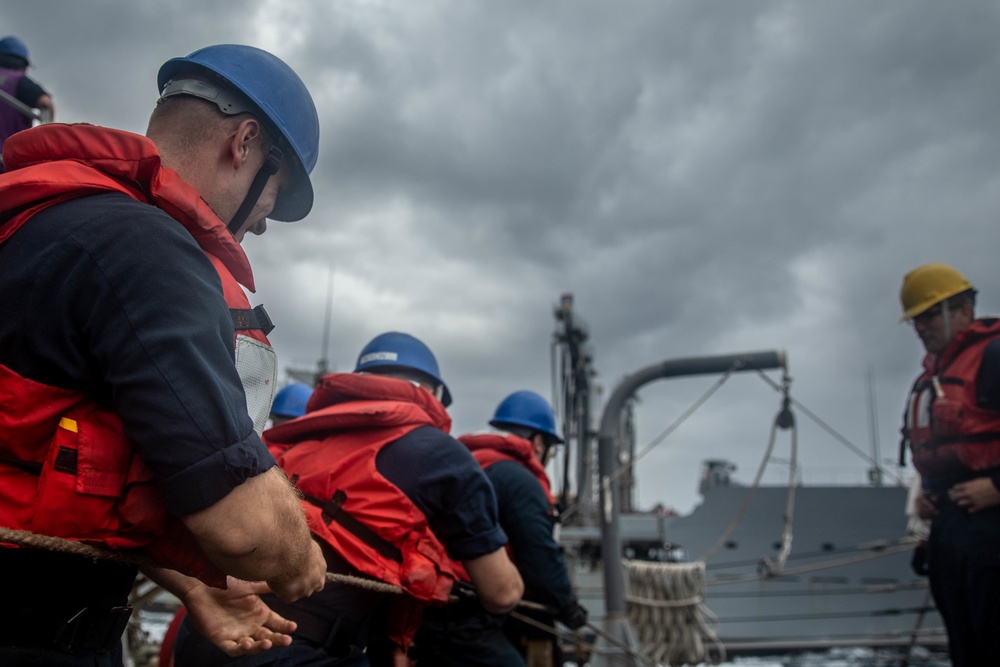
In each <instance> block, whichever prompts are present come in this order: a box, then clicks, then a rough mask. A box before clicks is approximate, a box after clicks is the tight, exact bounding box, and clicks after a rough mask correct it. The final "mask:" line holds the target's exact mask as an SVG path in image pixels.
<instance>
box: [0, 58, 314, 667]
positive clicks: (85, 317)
mask: <svg viewBox="0 0 1000 667" xmlns="http://www.w3.org/2000/svg"><path fill="white" fill-rule="evenodd" d="M157 84H158V90H159V92H160V100H159V102H158V104H157V106H156V108H155V109H154V111H153V113H152V115H151V117H150V119H149V125H148V128H147V131H146V136H142V135H138V134H133V133H130V132H124V131H120V130H114V129H110V128H103V127H96V126H93V125H83V124H80V125H57V124H46V125H41V126H38V127H35V128H31V129H28V130H24V131H22V132H18V133H17V134H15V135H13V136H12V137H11V138H9V139H7V141H6V142H5V144H4V158H5V167H6V169H7V172H6V173H4V174H0V308H2V309H3V312H5V313H8V314H10V316H9V317H4V318H0V394H2V395H3V396H6V397H8V399H9V400H6V399H5V401H4V407H3V410H2V412H3V414H4V416H5V417H7V418H8V422H7V423H8V427H7V428H6V429H5V432H4V435H5V437H4V438H0V476H2V477H3V480H4V481H3V483H2V484H0V516H2V517H3V519H4V524H3V525H4V527H5V528H9V529H14V530H20V531H22V532H23V533H29V532H30V533H35V534H38V535H41V536H44V537H46V538H50V539H53V540H62V541H64V542H67V543H68V544H71V545H72V544H80V543H87V544H89V545H91V546H96V547H99V548H105V549H113V550H115V551H116V552H119V553H126V554H135V555H137V556H141V557H142V559H143V560H144V561H145V562H150V561H151V562H153V563H155V564H156V565H157V567H156V568H149V569H148V571H147V572H146V573H147V575H148V576H150V578H154V579H155V580H156V581H157V582H158V583H160V584H161V585H164V586H165V587H167V588H169V589H170V590H171V591H172V592H174V593H175V594H177V595H178V597H180V598H181V599H182V601H184V603H185V605H186V606H187V608H188V610H189V612H190V616H191V618H192V619H193V620H194V621H195V622H196V623H198V624H199V627H200V628H201V629H202V631H203V632H205V634H206V635H207V636H208V637H210V638H211V640H212V642H213V643H214V644H215V645H216V646H218V647H220V648H221V649H222V650H223V651H224V652H225V653H226V654H227V655H230V656H236V655H244V654H248V653H257V652H259V651H262V650H265V649H269V648H271V647H272V646H273V645H275V644H278V645H281V644H285V643H288V642H290V641H291V637H290V636H288V635H287V634H285V633H286V632H288V631H289V630H290V629H291V628H292V627H293V626H292V625H291V624H290V623H289V622H287V621H285V620H284V619H282V618H281V617H280V616H278V615H277V614H274V613H273V612H271V611H270V610H269V609H268V608H267V607H266V606H265V605H264V603H263V602H262V601H261V600H260V599H259V598H257V597H256V593H257V592H260V591H263V590H268V589H269V590H270V591H271V592H273V593H274V594H276V595H277V596H279V597H280V598H282V599H285V600H288V601H291V600H296V599H299V598H301V597H303V596H308V595H310V594H312V593H314V592H317V591H319V590H321V589H322V588H323V586H324V584H325V581H326V563H325V560H324V558H323V555H322V553H321V551H320V548H319V546H318V545H317V544H316V543H315V542H314V541H313V540H312V539H311V538H310V534H309V529H308V526H307V524H306V520H305V516H304V514H303V511H302V508H301V506H300V505H299V500H298V497H297V496H296V494H295V493H294V490H293V489H292V487H291V486H290V484H289V481H288V479H287V477H286V476H285V475H284V473H283V472H282V471H281V470H280V469H279V468H278V467H277V466H276V464H275V460H274V457H273V456H272V455H271V453H270V452H269V451H268V450H267V448H266V447H265V445H264V443H263V441H262V440H261V438H260V435H259V433H260V432H261V431H262V430H263V428H264V426H265V424H266V422H267V419H268V413H269V411H270V408H271V403H272V399H273V398H274V389H275V385H276V362H275V356H274V351H273V350H272V348H271V346H270V344H269V343H268V341H267V333H268V332H269V331H270V330H271V328H272V324H271V323H270V320H269V319H268V317H267V314H266V313H265V312H264V310H263V309H262V308H261V307H260V306H257V307H252V306H251V305H250V302H249V301H248V299H247V296H246V294H245V292H244V289H246V290H249V291H251V292H252V291H253V290H254V281H253V273H252V271H251V268H250V263H249V260H248V259H247V256H246V254H245V253H244V251H243V249H242V247H241V246H240V241H241V240H242V239H243V237H244V235H245V234H246V233H247V232H251V233H255V234H260V233H263V231H264V230H265V228H266V222H265V219H266V218H267V217H268V216H270V217H273V218H274V219H276V220H286V221H293V220H299V219H301V218H303V217H304V216H305V215H306V214H307V213H308V212H309V210H310V208H311V207H312V199H313V189H312V186H311V184H310V181H309V173H310V172H311V171H312V169H313V167H314V165H315V164H316V156H317V151H318V147H319V123H318V121H317V114H316V109H315V106H314V104H313V101H312V98H311V96H310V95H309V92H308V90H307V89H306V87H305V85H304V84H303V83H302V80H301V79H300V78H299V77H298V76H297V75H296V74H295V72H293V71H292V69H291V68H290V67H288V65H286V64H285V63H284V62H282V61H281V60H279V59H278V58H277V57H276V56H274V55H273V54H270V53H268V52H266V51H262V50H261V49H257V48H254V47H250V46H241V45H233V44H221V45H216V46H209V47H206V48H204V49H199V50H198V51H195V52H194V53H191V54H190V55H188V56H185V57H182V58H174V59H172V60H170V61H168V62H167V63H165V64H164V65H163V67H162V68H161V69H160V71H159V77H158V81H157ZM234 361H235V363H234ZM46 461H48V462H49V463H45V462H46ZM8 539H9V538H8ZM17 544H18V545H20V546H19V547H18V548H4V549H0V567H2V568H3V569H4V571H8V572H17V573H18V576H17V577H14V578H12V579H11V581H10V582H8V586H7V587H6V589H5V600H6V603H7V604H6V608H7V609H8V610H10V611H11V613H9V614H7V615H5V616H4V622H3V623H0V664H3V665H8V664H11V665H16V664H60V665H67V666H72V665H88V666H99V667H116V666H117V665H121V664H122V642H121V636H122V632H123V631H124V629H125V627H126V625H127V623H128V619H129V615H130V612H131V609H130V607H129V606H128V597H129V592H130V591H131V589H132V585H133V583H134V580H135V577H136V568H135V567H134V566H133V565H128V564H125V563H123V562H120V561H115V560H101V559H95V558H88V557H81V556H80V555H76V554H74V553H69V552H67V551H66V550H65V549H58V550H49V549H46V548H39V547H38V546H36V545H37V541H36V540H34V539H32V540H28V541H24V542H18V543H17ZM234 578H235V579H234ZM236 579H239V580H242V581H243V582H251V581H253V582H265V584H258V585H253V584H247V583H240V584H236V583H235V582H236ZM213 596H223V601H225V600H226V599H228V598H226V596H229V597H230V598H232V597H235V598H237V599H238V600H240V601H241V602H242V603H243V608H242V609H243V612H245V613H244V614H243V615H242V616H240V617H233V618H230V617H227V616H224V615H220V614H223V612H221V611H215V610H218V609H220V603H219V599H217V597H213Z"/></svg>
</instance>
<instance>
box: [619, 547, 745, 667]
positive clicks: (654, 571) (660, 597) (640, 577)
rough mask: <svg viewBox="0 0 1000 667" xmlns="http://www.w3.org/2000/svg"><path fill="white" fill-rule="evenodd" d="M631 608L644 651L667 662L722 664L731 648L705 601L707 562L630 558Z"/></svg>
mask: <svg viewBox="0 0 1000 667" xmlns="http://www.w3.org/2000/svg"><path fill="white" fill-rule="evenodd" d="M622 563H623V565H624V567H625V577H626V581H627V586H628V595H627V596H626V598H625V599H626V611H627V613H628V618H629V622H630V623H631V625H632V627H633V628H634V629H635V631H636V635H637V637H638V640H639V645H640V653H641V654H642V655H643V656H644V657H645V658H647V659H649V660H651V661H654V662H656V663H658V664H662V665H670V666H671V667H679V666H680V665H697V664H701V663H708V664H713V665H714V664H719V663H720V662H723V661H724V660H725V659H726V651H725V648H724V647H723V645H722V643H721V642H720V641H719V639H718V637H717V636H716V634H715V630H716V627H715V626H717V622H716V618H715V616H714V615H713V614H712V612H711V611H710V610H709V609H708V607H706V606H705V563H704V561H698V562H695V563H652V562H647V561H636V560H624V561H622Z"/></svg>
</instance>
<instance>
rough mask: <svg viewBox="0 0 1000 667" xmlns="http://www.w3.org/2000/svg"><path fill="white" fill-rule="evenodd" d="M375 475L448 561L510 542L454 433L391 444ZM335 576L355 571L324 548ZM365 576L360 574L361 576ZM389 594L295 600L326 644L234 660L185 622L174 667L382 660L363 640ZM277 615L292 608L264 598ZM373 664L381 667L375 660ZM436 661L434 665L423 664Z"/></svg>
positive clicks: (342, 664) (300, 642)
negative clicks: (326, 630)
mask: <svg viewBox="0 0 1000 667" xmlns="http://www.w3.org/2000/svg"><path fill="white" fill-rule="evenodd" d="M376 467H377V469H378V471H379V472H380V473H381V474H382V475H383V476H384V477H385V478H386V479H387V480H389V482H391V483H392V484H393V485H395V486H397V487H398V488H399V489H400V490H401V491H402V492H403V493H404V494H406V496H407V497H408V498H409V499H410V500H411V501H412V502H413V504H414V505H416V506H417V508H418V509H420V511H422V512H423V513H424V514H425V515H426V517H427V522H428V524H429V525H430V528H431V530H432V531H433V532H434V534H435V535H436V536H437V537H438V539H439V540H440V541H441V543H442V544H444V546H445V548H446V549H447V550H448V556H449V557H450V558H453V559H455V560H459V561H463V560H471V559H474V558H479V557H480V556H485V555H487V554H491V553H493V552H495V551H496V550H497V549H500V548H501V547H503V546H504V545H505V544H506V543H507V538H506V536H505V535H504V533H503V531H502V530H501V529H500V526H499V524H498V520H497V508H496V499H495V497H494V495H493V488H492V487H491V486H490V483H489V481H488V480H487V479H486V476H485V474H484V473H483V471H482V468H480V466H479V464H478V463H477V462H476V460H475V459H474V458H472V455H471V454H469V451H468V450H467V449H466V448H465V447H464V446H463V445H462V444H461V443H459V442H458V441H456V440H455V439H453V438H452V437H451V436H449V435H447V434H445V433H443V432H441V431H439V430H438V429H436V428H433V427H431V426H423V427H420V428H417V429H415V430H413V431H410V432H409V433H407V434H406V435H404V436H403V437H402V438H400V439H399V440H396V441H395V442H392V443H390V444H388V445H386V446H385V447H384V448H383V449H382V450H381V451H380V452H379V454H378V457H377V458H376ZM324 553H325V554H326V556H327V562H328V564H329V568H330V571H332V572H339V573H344V574H358V573H357V572H355V571H354V570H352V569H351V568H350V567H349V566H348V565H347V563H346V562H345V561H344V560H343V559H342V558H340V557H339V556H338V555H337V554H336V553H335V552H333V550H331V549H324ZM359 576H362V575H359ZM390 595H391V594H387V593H379V592H374V591H370V590H366V589H364V588H360V587H357V586H351V585H348V584H339V583H330V584H327V586H326V588H324V589H323V590H322V591H321V592H319V593H317V594H316V595H312V596H310V597H308V598H305V599H303V600H299V601H298V602H296V603H295V605H294V606H295V608H296V609H298V610H304V611H306V612H309V613H310V614H312V615H314V616H315V617H317V618H318V619H322V620H323V621H325V622H326V623H328V624H329V626H330V635H329V638H328V642H327V645H326V646H325V647H324V646H321V645H318V644H317V643H316V642H314V641H310V640H308V639H305V638H302V637H295V641H294V642H293V643H292V645H291V646H287V647H279V648H272V649H270V650H268V651H264V652H263V653H260V654H258V655H255V656H247V657H240V658H229V657H228V656H226V655H225V654H224V653H222V651H220V650H218V649H216V648H215V647H214V646H212V645H211V643H210V642H208V640H206V639H205V638H204V637H202V636H201V635H199V634H198V633H197V632H196V631H194V630H193V628H192V627H191V625H190V623H188V622H187V620H185V621H184V623H182V624H181V627H180V630H179V631H178V633H177V642H176V644H175V649H174V659H175V664H176V667H215V666H217V665H238V666H239V667H259V666H261V665H270V666H274V667H293V666H305V665H308V666H311V667H312V666H315V667H320V666H322V667H333V666H336V667H348V666H350V667H363V666H367V665H368V664H369V656H371V655H372V653H373V652H374V653H375V654H376V655H379V657H380V659H384V657H385V656H384V654H382V653H380V651H382V650H384V647H383V646H381V645H379V644H378V643H377V642H376V643H375V645H372V644H368V646H367V653H366V652H365V651H366V643H367V642H368V639H369V636H372V637H373V638H375V639H377V638H378V637H379V635H380V631H381V625H380V621H381V616H382V613H383V612H384V604H385V603H386V602H387V598H389V597H390ZM265 601H267V602H268V604H269V605H272V606H274V608H275V610H276V611H277V612H278V613H283V611H284V610H286V609H288V607H287V606H286V605H287V603H285V604H283V603H282V602H281V601H279V600H277V599H276V598H274V596H265ZM372 663H373V664H378V662H377V660H376V658H375V657H374V656H372ZM423 664H427V665H430V664H433V663H423Z"/></svg>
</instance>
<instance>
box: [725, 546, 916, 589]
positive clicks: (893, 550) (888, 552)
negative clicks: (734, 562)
mask: <svg viewBox="0 0 1000 667" xmlns="http://www.w3.org/2000/svg"><path fill="white" fill-rule="evenodd" d="M912 549H913V542H905V541H902V542H901V543H900V544H897V545H895V546H892V547H888V548H886V549H884V550H882V551H880V552H879V553H873V554H865V555H862V556H852V557H848V558H841V559H837V560H831V561H826V562H823V563H816V564H814V565H804V566H802V567H797V568H792V569H790V570H785V571H783V572H781V573H780V575H781V576H785V577H791V576H794V575H798V574H805V573H807V572H815V571H816V570H826V569H829V568H833V567H840V566H841V565H852V564H854V563H861V562H864V561H866V560H874V559H876V558H887V557H889V556H895V555H897V554H901V553H906V552H907V551H911V550H912ZM774 576H777V575H776V574H775V573H771V572H762V573H760V574H748V575H744V576H742V577H726V579H725V580H724V581H718V580H715V581H712V582H709V585H711V586H719V585H727V584H738V583H743V582H747V581H758V580H762V579H769V578H771V577H774Z"/></svg>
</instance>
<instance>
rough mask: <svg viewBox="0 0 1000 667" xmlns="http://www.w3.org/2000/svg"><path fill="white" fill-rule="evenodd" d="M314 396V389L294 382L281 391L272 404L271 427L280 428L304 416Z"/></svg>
mask: <svg viewBox="0 0 1000 667" xmlns="http://www.w3.org/2000/svg"><path fill="white" fill-rule="evenodd" d="M312 395H313V389H312V387H310V386H309V385H307V384H303V383H301V382H293V383H292V384H289V385H285V386H284V387H282V388H281V389H279V390H278V393H277V394H275V395H274V403H272V404H271V426H272V427H274V426H280V425H281V424H284V423H285V422H287V421H291V420H293V419H295V418H296V417H301V416H302V415H304V414H305V413H306V405H307V404H308V403H309V398H310V397H311V396H312Z"/></svg>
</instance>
